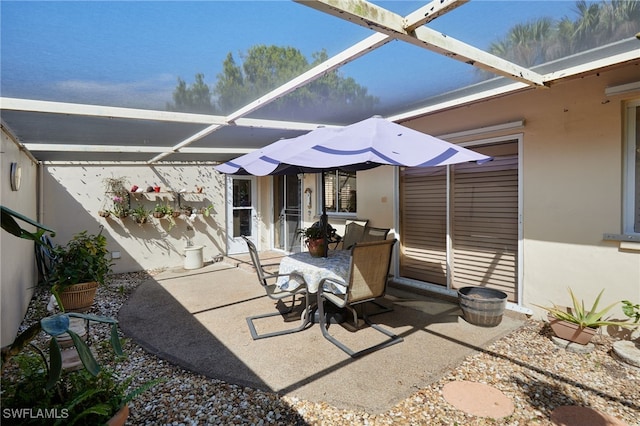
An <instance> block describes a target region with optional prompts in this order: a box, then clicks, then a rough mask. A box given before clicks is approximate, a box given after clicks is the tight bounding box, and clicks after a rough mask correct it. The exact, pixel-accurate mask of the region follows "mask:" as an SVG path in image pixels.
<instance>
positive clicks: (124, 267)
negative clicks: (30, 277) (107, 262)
mask: <svg viewBox="0 0 640 426" xmlns="http://www.w3.org/2000/svg"><path fill="white" fill-rule="evenodd" d="M106 177H126V178H127V182H128V186H127V188H129V187H131V186H133V185H134V184H135V185H137V186H139V187H141V188H147V187H148V186H150V185H151V186H153V185H154V184H157V185H159V186H160V187H161V191H162V192H164V191H170V190H171V191H180V190H182V189H184V190H186V191H187V194H185V196H184V198H183V199H186V201H183V202H182V204H183V205H184V204H185V203H187V204H189V205H191V206H193V207H194V208H198V207H204V206H208V205H213V206H214V210H213V211H212V212H211V215H210V216H209V217H205V216H204V215H202V214H198V215H197V217H196V219H195V220H193V221H192V222H189V221H187V220H186V219H185V217H184V216H181V217H180V218H178V219H176V220H175V222H176V223H175V226H174V227H172V228H171V227H170V225H169V222H168V221H167V220H165V219H155V218H152V219H151V220H150V222H149V223H146V224H143V225H138V224H136V223H135V222H134V220H133V219H132V218H131V217H127V218H124V219H117V218H114V217H113V216H111V217H109V218H106V219H105V218H102V217H99V216H98V210H100V209H102V208H105V207H106V208H107V209H108V208H110V198H111V196H110V195H108V194H105V187H104V178H106ZM196 186H202V187H204V189H203V193H202V195H200V194H190V192H194V191H195V190H196ZM159 195H160V196H164V194H162V193H161V194H159ZM224 197H225V187H224V176H222V175H220V174H219V173H217V172H215V171H214V170H213V167H212V166H202V165H194V164H171V165H162V166H146V165H118V164H104V165H100V164H98V165H87V164H82V165H74V164H50V165H46V166H45V168H44V186H43V199H44V203H43V206H44V208H43V220H44V221H45V222H44V223H46V224H48V225H50V226H52V227H53V228H54V229H55V230H56V231H57V235H56V238H54V242H55V243H58V244H60V243H62V244H64V243H66V242H67V241H68V240H69V239H70V238H71V237H72V236H73V234H75V233H77V232H79V231H82V230H87V231H89V233H98V232H100V226H104V231H103V232H104V234H105V235H106V236H107V239H108V249H109V251H111V252H114V251H119V252H120V254H121V257H120V258H119V259H114V260H113V263H114V266H113V270H114V272H130V271H139V270H150V269H157V268H166V267H180V266H183V265H184V251H183V249H184V247H185V245H186V241H187V239H190V240H191V241H192V243H193V244H194V245H204V249H203V257H204V261H205V262H207V261H210V260H211V259H212V258H214V257H215V256H217V255H219V254H221V253H225V244H226V241H225V221H224V218H225V210H224ZM143 200H144V201H143ZM139 202H142V203H144V205H145V206H147V208H150V207H154V206H155V204H156V203H162V202H163V200H162V199H161V198H159V199H155V196H154V195H151V196H145V197H144V199H143V198H139V199H136V198H132V200H131V205H132V207H135V206H136V205H137V204H138V203H139ZM171 204H172V205H173V204H174V202H173V201H172V202H171ZM189 227H190V229H189Z"/></svg>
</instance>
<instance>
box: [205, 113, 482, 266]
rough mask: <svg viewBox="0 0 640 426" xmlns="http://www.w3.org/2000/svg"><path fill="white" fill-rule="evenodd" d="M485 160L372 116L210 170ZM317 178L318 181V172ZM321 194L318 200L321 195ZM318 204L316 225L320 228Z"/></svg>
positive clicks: (286, 170)
mask: <svg viewBox="0 0 640 426" xmlns="http://www.w3.org/2000/svg"><path fill="white" fill-rule="evenodd" d="M490 160H491V157H488V156H486V155H483V154H479V153H477V152H474V151H471V150H469V149H466V148H463V147H461V146H457V145H455V144H452V143H449V142H446V141H444V140H442V139H438V138H436V137H433V136H430V135H428V134H426V133H422V132H419V131H417V130H413V129H410V128H408V127H405V126H402V125H400V124H396V123H394V122H392V121H389V120H385V119H384V118H382V117H379V116H374V117H371V118H368V119H366V120H363V121H359V122H357V123H354V124H351V125H349V126H345V127H338V128H329V127H321V128H318V129H316V130H313V131H311V132H309V133H306V134H304V135H302V136H298V137H296V138H291V139H281V140H279V141H277V142H274V143H272V144H270V145H267V146H265V147H264V148H262V149H260V150H256V151H253V152H251V153H249V154H245V155H243V156H240V157H238V158H236V159H234V160H231V161H227V162H226V163H223V164H221V165H219V166H216V170H218V171H219V172H222V173H227V174H250V175H255V176H266V175H274V174H296V173H320V172H323V171H330V170H346V171H355V170H366V169H371V168H373V167H377V166H381V165H384V164H387V165H392V166H405V167H434V166H444V165H448V164H457V163H466V162H470V161H475V162H477V163H479V164H481V163H484V162H487V161H490ZM322 177H323V181H324V174H322ZM323 187H324V182H323ZM322 196H323V198H324V191H322ZM324 201H325V200H324V199H323V200H322V220H321V223H322V224H323V225H325V226H326V225H327V213H326V207H325V202H324ZM325 234H326V232H325ZM326 246H327V245H326V244H325V257H326Z"/></svg>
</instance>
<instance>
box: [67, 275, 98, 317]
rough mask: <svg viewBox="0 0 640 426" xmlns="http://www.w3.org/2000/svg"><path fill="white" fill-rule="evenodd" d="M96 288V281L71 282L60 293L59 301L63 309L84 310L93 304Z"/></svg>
mask: <svg viewBox="0 0 640 426" xmlns="http://www.w3.org/2000/svg"><path fill="white" fill-rule="evenodd" d="M97 290H98V283H97V282H96V281H92V282H88V283H80V284H73V285H70V286H69V287H67V288H66V289H64V291H63V292H61V293H60V301H61V302H62V306H63V307H64V310H65V311H72V312H85V311H87V310H88V309H89V308H91V305H93V300H94V299H95V297H96V291H97Z"/></svg>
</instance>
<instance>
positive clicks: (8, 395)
mask: <svg viewBox="0 0 640 426" xmlns="http://www.w3.org/2000/svg"><path fill="white" fill-rule="evenodd" d="M0 207H2V209H1V210H2V229H4V230H6V231H7V232H10V233H11V234H12V235H15V236H17V237H19V238H24V239H29V240H32V241H34V242H36V243H37V244H44V243H43V242H42V239H41V237H42V235H44V233H45V232H47V231H49V232H51V233H52V234H53V231H52V230H51V229H49V228H47V227H45V226H44V225H42V224H40V223H38V222H35V221H33V220H32V219H29V218H27V217H25V216H23V215H21V214H20V213H17V212H15V211H13V210H11V209H8V208H5V207H4V206H0ZM15 219H19V220H22V221H24V222H27V223H29V224H31V225H34V226H36V228H37V231H36V232H35V233H34V232H28V231H25V230H24V229H22V228H21V227H20V226H19V225H18V223H17V222H16V221H15ZM84 239H87V241H90V242H92V243H95V245H93V244H89V247H86V246H85V247H84V248H83V249H81V250H80V251H81V252H82V250H89V252H91V253H93V255H94V256H100V252H101V251H103V249H105V248H106V239H105V237H104V236H101V235H100V234H98V235H97V236H88V235H86V231H84V232H81V233H80V234H78V235H77V238H75V237H74V239H73V240H72V241H71V242H70V243H69V244H68V246H69V247H75V246H76V245H81V241H83V240H84ZM59 249H60V250H62V249H63V248H60V247H59ZM68 251H69V252H71V251H74V249H71V250H68ZM102 259H104V256H103V257H102ZM98 263H100V262H99V261H98ZM102 266H103V267H104V265H102ZM110 266H111V265H110V264H109V265H108V267H107V270H108V269H109V268H110ZM98 270H99V272H98V275H101V276H102V278H101V279H98V280H97V281H99V282H104V277H105V275H106V271H104V268H98ZM71 318H81V319H83V320H85V321H87V322H99V323H106V324H109V325H110V326H111V333H110V339H109V340H110V342H111V346H112V348H113V351H114V353H115V354H116V355H118V356H122V355H123V353H122V346H121V344H120V339H119V337H118V331H117V323H118V322H117V321H116V320H114V319H112V318H108V317H101V316H96V315H88V314H81V313H75V312H71V313H61V314H56V315H52V316H46V317H43V318H41V319H40V320H39V321H37V322H36V323H34V324H32V325H31V326H29V327H28V328H27V329H26V330H25V331H23V332H22V333H20V334H19V335H18V336H17V337H16V339H15V340H14V341H13V343H12V344H11V345H9V346H7V347H4V348H2V350H1V351H0V354H1V358H0V371H1V372H2V385H1V388H2V393H1V398H2V401H1V404H0V405H1V406H2V407H3V413H4V409H5V408H11V407H13V408H17V409H19V410H23V409H25V408H32V409H37V408H42V409H43V410H49V411H47V412H48V413H51V412H52V411H51V410H55V409H56V408H58V407H60V411H55V413H56V414H59V415H60V417H59V418H58V420H57V421H56V423H55V424H64V425H68V424H69V425H72V424H87V425H93V424H100V423H105V422H106V421H107V420H108V419H109V418H110V417H111V416H112V415H113V414H114V413H115V412H116V411H117V410H119V409H120V407H122V406H124V405H125V404H127V403H128V402H129V401H130V400H131V399H133V398H135V397H136V396H137V395H139V394H140V393H142V392H144V391H145V390H147V389H149V388H150V387H151V386H153V385H155V384H156V383H158V382H159V381H154V382H148V383H146V384H144V385H142V386H141V387H139V388H137V389H136V390H134V391H132V392H129V393H126V390H127V388H128V387H129V385H130V383H131V380H132V378H128V379H126V380H124V381H123V382H121V383H118V382H117V377H116V376H115V375H114V374H113V373H112V372H111V371H110V370H108V369H106V370H105V369H102V368H101V367H100V365H99V364H98V362H97V361H96V359H95V357H94V356H93V353H92V352H91V350H90V349H89V347H88V346H87V344H86V343H85V342H84V340H82V339H81V338H80V336H78V335H77V334H76V333H74V332H73V330H71V329H70V324H71V320H70V319H71ZM42 331H43V332H45V333H46V334H48V335H49V336H51V339H50V340H49V359H48V360H47V357H46V355H45V352H44V351H43V350H42V349H40V348H38V347H37V346H36V345H35V344H34V343H33V340H34V339H35V338H36V337H37V336H38V335H39V334H40V332H42ZM64 333H67V334H68V335H69V336H70V337H71V339H72V341H73V343H74V346H75V348H76V350H77V352H78V356H79V358H80V360H81V362H82V365H83V366H84V370H81V371H75V372H65V373H63V372H62V352H61V348H60V345H59V344H58V341H57V339H55V337H56V336H60V335H61V334H64ZM27 347H28V348H32V349H33V351H34V352H35V353H36V354H37V356H33V355H31V356H28V355H26V354H22V353H21V352H22V351H23V350H24V349H25V348H27ZM14 357H15V359H16V360H17V364H18V367H19V372H18V374H17V376H12V379H15V380H9V379H8V378H5V374H4V372H5V367H6V366H7V365H8V363H9V361H10V360H11V359H12V358H14ZM98 395H102V400H99V399H98ZM36 413H37V411H36ZM22 420H25V419H22ZM33 420H34V421H35V424H42V417H37V416H36V417H35V418H34V419H33ZM20 424H27V423H26V421H21V423H20Z"/></svg>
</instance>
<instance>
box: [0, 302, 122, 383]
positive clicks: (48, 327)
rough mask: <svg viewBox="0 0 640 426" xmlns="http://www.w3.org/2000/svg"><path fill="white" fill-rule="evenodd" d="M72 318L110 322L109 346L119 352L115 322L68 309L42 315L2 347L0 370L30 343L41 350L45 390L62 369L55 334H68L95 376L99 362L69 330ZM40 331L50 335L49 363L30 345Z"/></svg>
mask: <svg viewBox="0 0 640 426" xmlns="http://www.w3.org/2000/svg"><path fill="white" fill-rule="evenodd" d="M71 318H81V319H84V320H85V321H90V322H91V321H93V322H99V323H105V324H110V325H111V335H110V342H111V346H112V348H113V351H114V352H115V353H116V355H122V346H121V345H120V340H119V338H118V327H117V324H118V321H116V320H114V319H112V318H108V317H101V316H97V315H89V314H81V313H77V312H68V313H61V314H56V315H51V316H47V317H44V318H41V319H40V321H38V322H36V323H34V324H32V325H31V326H30V327H29V328H27V329H26V330H25V331H23V332H22V333H20V334H19V335H18V336H17V337H16V339H15V340H14V341H13V343H12V344H11V345H10V346H8V347H6V348H2V370H4V367H5V365H6V363H7V361H9V360H10V359H11V358H12V357H13V356H15V355H17V354H19V353H20V352H21V351H22V350H23V349H24V348H25V347H26V346H28V345H31V346H32V347H33V348H34V349H36V350H37V351H38V352H39V353H40V355H41V356H42V358H43V360H45V364H47V369H48V380H47V384H46V387H47V388H48V389H50V388H52V387H53V386H54V385H55V383H56V382H57V381H58V379H59V378H60V373H61V372H62V350H61V348H60V345H59V344H58V341H57V339H55V337H56V336H60V335H62V334H64V333H67V334H68V335H69V336H71V339H72V340H73V344H74V346H75V347H76V349H77V351H78V356H79V357H80V361H82V365H83V366H84V368H85V369H86V370H87V371H88V372H89V373H91V374H93V375H94V376H95V375H97V374H98V373H99V372H100V365H99V364H98V362H97V361H96V359H95V357H94V356H93V353H92V352H91V350H90V349H89V347H88V346H87V344H86V343H85V342H84V340H82V339H81V338H80V336H78V335H77V334H76V333H75V332H74V331H73V330H71V329H70V324H71ZM41 331H44V332H45V333H46V334H48V335H49V336H51V337H52V339H50V340H49V361H48V362H46V357H45V356H44V354H43V352H42V351H41V350H40V349H38V348H37V347H36V346H34V345H32V344H31V342H32V341H33V339H35V337H36V336H37V335H38V334H39V333H40V332H41Z"/></svg>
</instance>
